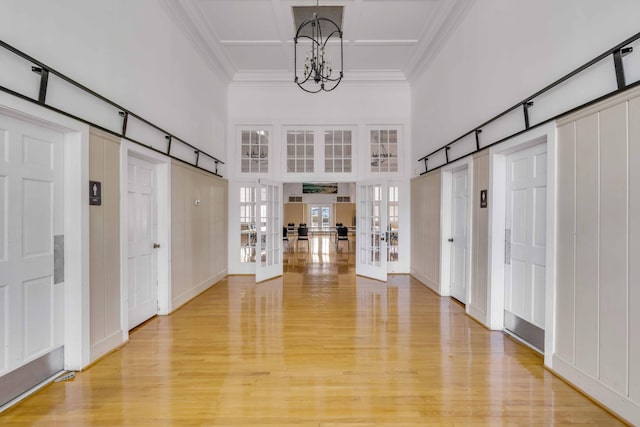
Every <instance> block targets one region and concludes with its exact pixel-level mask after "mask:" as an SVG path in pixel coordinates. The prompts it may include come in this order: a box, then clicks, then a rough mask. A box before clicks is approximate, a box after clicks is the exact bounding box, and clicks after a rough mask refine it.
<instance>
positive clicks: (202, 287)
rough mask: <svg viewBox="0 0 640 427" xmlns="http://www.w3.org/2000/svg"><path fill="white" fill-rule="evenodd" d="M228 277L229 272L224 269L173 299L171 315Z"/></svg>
mask: <svg viewBox="0 0 640 427" xmlns="http://www.w3.org/2000/svg"><path fill="white" fill-rule="evenodd" d="M227 275H228V274H227V270H226V269H224V270H223V271H221V272H219V273H218V274H216V275H214V276H212V277H210V278H208V279H206V280H204V281H202V282H200V283H198V284H197V285H195V286H194V287H192V288H189V289H187V290H186V291H184V292H183V293H181V294H180V295H178V296H177V297H175V298H173V299H172V300H171V308H170V313H173V312H174V311H176V310H177V309H179V308H180V307H182V306H183V305H184V304H186V303H188V302H189V301H191V300H192V299H194V298H195V297H197V296H198V295H200V294H201V293H203V292H204V291H206V290H207V289H209V288H210V287H212V286H213V285H215V284H216V283H218V282H219V281H220V280H222V279H224V278H225V277H226V276H227Z"/></svg>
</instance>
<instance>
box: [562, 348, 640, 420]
mask: <svg viewBox="0 0 640 427" xmlns="http://www.w3.org/2000/svg"><path fill="white" fill-rule="evenodd" d="M550 370H551V372H553V373H555V374H557V375H558V376H560V377H562V378H563V379H565V380H566V381H567V382H569V383H571V384H573V385H574V386H575V387H577V388H578V389H580V390H581V391H582V392H583V393H584V394H586V395H587V396H589V397H590V398H592V399H593V400H595V401H597V402H598V403H600V404H601V405H602V406H604V407H605V408H607V409H608V410H609V411H611V412H613V413H614V414H616V415H617V416H619V417H620V418H622V419H623V420H625V421H627V422H628V423H630V424H631V425H640V405H638V404H637V403H635V402H633V401H632V400H631V399H629V398H628V397H626V396H623V395H621V394H620V393H618V392H617V391H615V390H613V389H611V388H610V387H608V386H607V385H605V384H603V383H602V382H600V381H598V380H597V379H595V378H593V377H592V376H590V375H588V374H586V373H585V372H583V371H581V370H579V369H578V368H576V367H575V366H574V365H572V364H570V363H568V362H566V361H565V360H563V359H562V358H560V357H558V356H556V355H554V356H553V367H552V368H550Z"/></svg>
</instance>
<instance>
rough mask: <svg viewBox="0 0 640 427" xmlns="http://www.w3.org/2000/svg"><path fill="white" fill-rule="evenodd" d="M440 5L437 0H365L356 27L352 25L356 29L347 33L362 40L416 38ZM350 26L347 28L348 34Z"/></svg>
mask: <svg viewBox="0 0 640 427" xmlns="http://www.w3.org/2000/svg"><path fill="white" fill-rule="evenodd" d="M441 1H442V0H441ZM437 7H438V2H435V1H406V0H397V1H374V2H364V3H362V8H361V13H360V16H359V18H358V20H357V22H356V23H355V28H354V29H351V30H355V33H353V32H352V31H349V35H348V37H349V38H357V39H360V40H363V39H368V40H417V39H419V38H420V36H421V35H422V34H423V33H424V30H425V28H426V26H427V25H429V24H430V23H431V22H432V16H433V14H434V13H435V11H436V10H437ZM347 30H348V29H347V28H345V34H346V33H347ZM345 37H347V36H345Z"/></svg>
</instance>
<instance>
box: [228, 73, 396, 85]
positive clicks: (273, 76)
mask: <svg viewBox="0 0 640 427" xmlns="http://www.w3.org/2000/svg"><path fill="white" fill-rule="evenodd" d="M342 81H343V82H349V83H354V82H407V78H406V76H405V75H404V73H403V72H402V71H400V70H350V71H345V74H344V78H343V79H342ZM260 82H266V83H277V82H286V83H293V73H292V72H291V71H288V70H274V71H238V72H236V73H235V75H234V76H233V83H260ZM341 84H342V83H341Z"/></svg>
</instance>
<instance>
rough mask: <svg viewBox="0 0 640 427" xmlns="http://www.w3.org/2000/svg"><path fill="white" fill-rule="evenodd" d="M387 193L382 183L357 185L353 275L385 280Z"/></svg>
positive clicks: (368, 182) (386, 188)
mask: <svg viewBox="0 0 640 427" xmlns="http://www.w3.org/2000/svg"><path fill="white" fill-rule="evenodd" d="M387 193H388V186H387V182H386V181H385V180H379V179H378V180H372V181H363V182H359V183H358V184H357V191H356V196H357V205H356V210H357V222H356V254H357V255H356V274H358V275H360V276H366V277H370V278H372V279H376V280H381V281H386V280H387V236H389V235H390V233H389V230H388V229H387V212H388V207H387Z"/></svg>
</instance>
